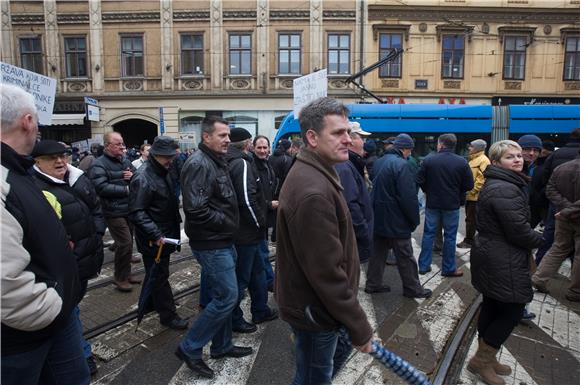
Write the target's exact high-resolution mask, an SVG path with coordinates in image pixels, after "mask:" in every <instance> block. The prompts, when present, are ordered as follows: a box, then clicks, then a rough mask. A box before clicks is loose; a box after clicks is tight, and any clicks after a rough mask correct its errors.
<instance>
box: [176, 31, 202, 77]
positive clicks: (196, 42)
mask: <svg viewBox="0 0 580 385" xmlns="http://www.w3.org/2000/svg"><path fill="white" fill-rule="evenodd" d="M181 74H182V75H203V35H202V34H182V35H181Z"/></svg>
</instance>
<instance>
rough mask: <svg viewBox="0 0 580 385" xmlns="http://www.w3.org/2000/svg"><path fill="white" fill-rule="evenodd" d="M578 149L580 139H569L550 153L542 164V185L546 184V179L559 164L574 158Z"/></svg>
mask: <svg viewBox="0 0 580 385" xmlns="http://www.w3.org/2000/svg"><path fill="white" fill-rule="evenodd" d="M578 150H580V139H570V141H569V142H568V143H566V145H564V147H560V148H559V149H557V150H556V151H554V152H553V153H551V154H550V156H549V157H548V159H546V163H545V166H544V172H543V180H544V185H547V184H548V180H550V177H551V176H552V172H553V171H554V170H555V169H556V167H558V166H559V165H561V164H563V163H566V162H569V161H571V160H574V159H576V156H577V155H578Z"/></svg>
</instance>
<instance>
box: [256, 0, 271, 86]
mask: <svg viewBox="0 0 580 385" xmlns="http://www.w3.org/2000/svg"><path fill="white" fill-rule="evenodd" d="M268 4H269V2H268V0H258V10H257V18H258V28H257V29H256V35H257V36H256V41H257V44H256V45H257V47H256V52H257V54H258V60H257V65H256V69H257V72H256V75H257V77H258V88H261V89H262V92H264V93H266V92H267V90H268V77H269V75H270V69H269V64H270V60H269V55H268V51H269V33H268V32H269V29H270V28H269V26H268V24H269V23H270V7H269V5H268Z"/></svg>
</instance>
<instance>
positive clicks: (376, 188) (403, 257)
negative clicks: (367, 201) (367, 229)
mask: <svg viewBox="0 0 580 385" xmlns="http://www.w3.org/2000/svg"><path fill="white" fill-rule="evenodd" d="M393 145H394V146H393V148H392V149H390V150H388V151H387V152H386V154H385V155H384V156H383V157H382V158H380V159H379V160H377V162H376V167H375V170H376V175H375V180H374V185H373V191H372V200H373V208H374V211H375V222H374V240H373V242H374V245H375V248H374V253H372V254H371V259H370V261H369V269H368V273H367V283H366V288H365V291H366V292H367V293H381V292H387V291H390V288H389V286H387V285H384V284H383V272H384V270H385V257H386V253H387V250H388V249H394V251H395V257H396V258H397V268H398V269H399V275H400V276H401V281H402V282H403V295H404V296H405V297H408V298H429V297H430V296H431V290H429V289H423V288H422V287H421V282H420V281H419V274H418V270H417V263H416V262H415V258H414V257H413V245H412V243H411V234H412V233H413V231H415V229H416V228H417V226H419V222H420V219H419V200H418V199H417V184H416V183H415V171H414V170H413V166H412V165H411V164H410V163H409V162H408V161H407V159H408V158H409V156H411V152H412V151H413V148H414V147H415V143H414V142H413V139H412V138H411V137H410V136H409V135H407V134H399V135H397V137H396V138H395V140H394V143H393Z"/></svg>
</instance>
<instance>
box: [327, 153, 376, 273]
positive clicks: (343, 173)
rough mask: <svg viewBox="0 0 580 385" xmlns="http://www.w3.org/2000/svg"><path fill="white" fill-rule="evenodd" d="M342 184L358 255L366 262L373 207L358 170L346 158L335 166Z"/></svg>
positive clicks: (371, 244) (369, 253) (368, 253)
mask: <svg viewBox="0 0 580 385" xmlns="http://www.w3.org/2000/svg"><path fill="white" fill-rule="evenodd" d="M335 168H336V172H337V173H338V176H339V178H340V183H341V184H342V187H343V188H344V190H343V192H342V193H343V195H344V199H346V204H347V205H348V209H349V211H350V216H351V217H352V224H353V226H354V233H355V234H356V244H357V247H358V256H359V258H360V261H361V262H366V261H368V259H369V258H370V256H371V252H372V250H373V220H374V219H373V207H372V204H371V198H370V196H369V192H368V190H367V185H366V183H365V180H364V178H363V177H362V176H361V174H360V172H359V170H357V168H356V166H355V165H354V164H353V163H352V161H350V160H348V161H346V162H344V163H340V164H337V165H336V166H335Z"/></svg>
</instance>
